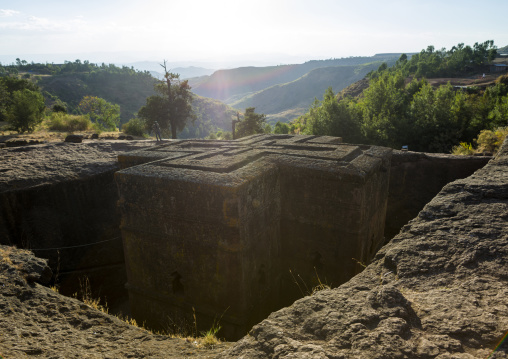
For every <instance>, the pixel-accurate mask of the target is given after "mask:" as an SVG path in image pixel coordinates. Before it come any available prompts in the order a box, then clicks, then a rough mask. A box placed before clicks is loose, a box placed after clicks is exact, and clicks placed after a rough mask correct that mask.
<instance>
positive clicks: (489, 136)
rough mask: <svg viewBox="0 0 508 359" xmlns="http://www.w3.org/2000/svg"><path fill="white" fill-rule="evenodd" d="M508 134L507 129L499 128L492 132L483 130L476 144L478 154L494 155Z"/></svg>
mask: <svg viewBox="0 0 508 359" xmlns="http://www.w3.org/2000/svg"><path fill="white" fill-rule="evenodd" d="M507 134H508V127H499V128H497V129H496V130H494V131H491V130H483V131H481V132H480V134H479V135H478V138H477V139H476V143H478V150H479V151H480V152H491V153H496V152H497V151H498V150H499V147H501V145H502V144H503V141H504V139H505V137H506V135H507Z"/></svg>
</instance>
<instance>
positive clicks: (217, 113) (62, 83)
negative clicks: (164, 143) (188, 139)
mask: <svg viewBox="0 0 508 359" xmlns="http://www.w3.org/2000/svg"><path fill="white" fill-rule="evenodd" d="M154 81H155V79H153V78H148V77H144V76H128V75H122V74H107V75H106V76H105V77H103V78H100V77H98V78H94V77H90V76H84V75H83V74H66V75H57V76H44V77H43V78H41V79H40V80H39V85H40V86H41V88H42V90H43V91H47V92H49V93H50V94H51V95H52V96H57V97H58V98H59V99H60V100H62V101H64V102H66V103H67V104H68V105H69V110H70V111H71V112H72V110H73V109H75V108H76V107H77V105H78V104H79V102H80V101H81V99H82V98H83V97H84V96H87V95H90V96H98V97H101V98H104V99H105V100H107V101H109V102H111V103H115V104H118V105H120V110H121V123H125V122H127V121H128V120H129V119H131V118H132V117H134V114H135V113H137V112H138V110H139V109H140V108H141V107H142V106H144V105H145V104H146V98H147V97H149V96H152V95H153V94H154V90H153V84H154ZM46 97H48V98H49V97H51V96H47V95H46ZM51 102H52V100H51V99H49V100H48V103H49V104H50V105H51ZM192 105H193V108H194V111H195V112H196V114H197V115H198V120H197V121H196V123H195V126H196V127H199V126H200V125H202V126H201V127H202V131H201V132H204V131H207V130H209V129H212V128H222V129H227V130H230V129H231V116H233V115H234V114H236V111H235V110H233V109H232V108H231V107H229V106H227V105H225V104H224V103H222V102H220V101H218V100H214V99H209V98H204V97H200V96H196V97H195V99H194V101H193V104H192ZM207 134H208V132H206V133H199V135H202V136H205V135H207Z"/></svg>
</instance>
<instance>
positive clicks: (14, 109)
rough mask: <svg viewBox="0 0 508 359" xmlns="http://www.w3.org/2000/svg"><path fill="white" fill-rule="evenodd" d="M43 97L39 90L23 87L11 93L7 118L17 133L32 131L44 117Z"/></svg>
mask: <svg viewBox="0 0 508 359" xmlns="http://www.w3.org/2000/svg"><path fill="white" fill-rule="evenodd" d="M44 110H45V106H44V97H43V96H42V94H41V93H40V92H39V91H32V90H29V89H23V90H19V91H14V92H13V93H12V104H11V106H10V107H9V110H8V114H7V120H8V122H9V123H10V124H11V126H12V128H13V129H14V130H15V131H18V132H19V133H23V132H27V131H28V132H32V131H33V130H34V129H35V126H37V125H38V124H39V123H41V122H42V119H43V117H44Z"/></svg>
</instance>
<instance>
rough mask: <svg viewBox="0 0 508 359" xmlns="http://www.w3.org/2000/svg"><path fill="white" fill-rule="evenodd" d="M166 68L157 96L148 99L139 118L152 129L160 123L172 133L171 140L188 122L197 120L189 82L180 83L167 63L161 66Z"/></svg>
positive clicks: (157, 87) (162, 127)
mask: <svg viewBox="0 0 508 359" xmlns="http://www.w3.org/2000/svg"><path fill="white" fill-rule="evenodd" d="M161 66H162V67H163V68H164V80H161V81H159V82H158V83H157V84H156V85H155V91H156V92H157V95H153V96H150V97H148V98H147V99H146V105H145V106H143V107H141V109H140V110H139V112H138V116H139V117H140V118H142V119H144V120H145V122H146V124H147V127H148V128H151V127H152V125H153V123H154V122H156V121H157V122H158V123H159V125H160V127H161V129H162V130H163V131H164V130H165V129H168V130H170V131H171V138H173V139H176V138H177V133H179V132H181V131H182V130H183V129H184V128H185V126H186V124H187V122H188V121H192V123H194V120H195V119H196V116H195V114H194V111H193V110H192V106H191V103H192V99H193V96H192V92H191V91H190V89H191V87H190V86H189V84H188V81H187V80H185V81H180V75H178V74H174V73H171V72H168V71H167V69H166V61H164V64H163V65H161Z"/></svg>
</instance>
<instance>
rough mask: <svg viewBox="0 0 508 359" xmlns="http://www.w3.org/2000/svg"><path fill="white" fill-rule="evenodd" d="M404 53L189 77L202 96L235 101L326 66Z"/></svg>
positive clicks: (379, 59) (317, 61) (248, 68)
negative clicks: (195, 77)
mask: <svg viewBox="0 0 508 359" xmlns="http://www.w3.org/2000/svg"><path fill="white" fill-rule="evenodd" d="M400 55H401V54H379V55H375V56H370V57H349V58H343V59H330V60H314V61H308V62H306V63H304V64H294V65H280V66H266V67H240V68H235V69H228V70H219V71H216V72H214V73H213V74H212V75H211V76H207V77H200V78H197V79H189V84H190V85H191V87H192V91H193V92H194V93H196V94H198V95H200V96H205V97H210V98H215V99H217V100H221V101H224V102H226V103H233V102H235V101H238V100H240V99H241V98H242V97H244V96H247V95H249V94H251V93H254V92H257V91H260V90H263V89H266V88H267V87H271V86H274V85H278V84H284V83H288V82H291V81H294V80H296V79H298V78H300V77H302V76H303V75H305V74H307V73H308V72H310V71H312V70H314V69H317V68H322V67H335V66H358V65H363V64H366V63H370V62H377V61H395V60H396V59H398V57H399V56H400Z"/></svg>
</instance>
